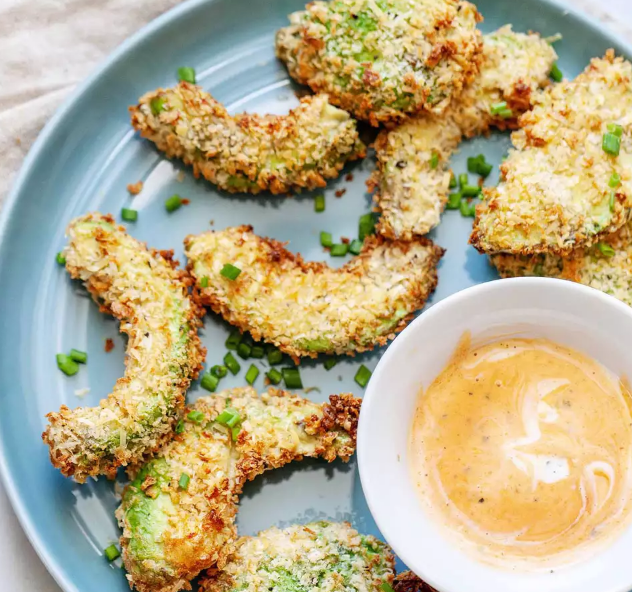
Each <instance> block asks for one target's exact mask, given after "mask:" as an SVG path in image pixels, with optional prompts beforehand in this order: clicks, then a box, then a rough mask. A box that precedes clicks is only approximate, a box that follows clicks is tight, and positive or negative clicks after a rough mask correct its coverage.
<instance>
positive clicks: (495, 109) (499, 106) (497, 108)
mask: <svg viewBox="0 0 632 592" xmlns="http://www.w3.org/2000/svg"><path fill="white" fill-rule="evenodd" d="M505 109H508V107H507V101H501V102H500V103H494V104H493V105H492V106H491V108H490V112H491V114H492V115H500V113H501V111H503V110H505Z"/></svg>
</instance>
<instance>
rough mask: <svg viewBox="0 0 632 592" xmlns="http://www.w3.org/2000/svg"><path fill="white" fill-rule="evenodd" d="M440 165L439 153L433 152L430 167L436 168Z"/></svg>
mask: <svg viewBox="0 0 632 592" xmlns="http://www.w3.org/2000/svg"><path fill="white" fill-rule="evenodd" d="M438 166H439V153H438V152H433V153H432V156H431V157H430V168H431V169H436V168H437V167H438Z"/></svg>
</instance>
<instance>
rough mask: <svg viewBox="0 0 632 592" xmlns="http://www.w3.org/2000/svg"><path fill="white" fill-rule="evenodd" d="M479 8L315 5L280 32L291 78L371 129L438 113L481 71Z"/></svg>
mask: <svg viewBox="0 0 632 592" xmlns="http://www.w3.org/2000/svg"><path fill="white" fill-rule="evenodd" d="M479 19H480V15H479V14H478V13H477V11H476V8H475V7H474V5H472V4H470V3H468V2H462V1H460V0H336V1H335V2H324V1H321V0H316V1H315V2H310V3H309V4H308V5H307V6H306V9H305V10H304V11H301V12H296V13H294V14H291V15H290V23H291V24H290V26H289V27H287V28H284V29H281V30H280V31H279V32H278V33H277V38H276V52H277V56H278V57H279V58H280V59H281V60H282V61H284V62H285V63H286V65H287V68H288V71H289V74H290V76H292V78H294V79H295V80H297V81H298V82H300V83H302V84H307V85H309V86H310V87H311V88H312V90H313V91H314V92H326V93H328V94H329V98H330V101H331V102H332V103H333V104H335V105H338V106H339V107H342V108H343V109H345V110H346V111H349V112H350V113H351V114H352V115H354V116H355V117H357V118H358V119H363V120H367V121H369V122H370V123H371V124H372V125H379V124H380V123H382V122H389V121H390V122H395V121H400V120H402V119H403V118H404V117H405V116H407V115H409V114H412V113H416V112H417V111H419V110H421V109H422V108H425V109H428V110H430V111H433V112H437V113H440V112H441V111H443V110H444V109H445V108H446V106H447V105H448V103H449V102H450V99H451V98H452V96H455V95H457V94H458V93H459V92H460V91H461V89H462V88H463V86H464V85H465V84H466V83H467V82H468V81H470V80H471V78H472V77H473V76H474V75H475V74H476V72H477V71H478V63H479V60H480V51H481V34H480V33H479V32H478V31H477V30H476V23H477V21H478V20H479Z"/></svg>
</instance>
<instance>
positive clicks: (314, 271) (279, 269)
mask: <svg viewBox="0 0 632 592" xmlns="http://www.w3.org/2000/svg"><path fill="white" fill-rule="evenodd" d="M185 252H186V255H187V258H188V259H189V263H188V267H189V270H190V272H191V274H192V275H193V276H194V277H195V278H196V281H197V289H198V290H199V292H200V294H199V300H200V301H201V302H202V303H203V304H205V305H207V306H210V307H211V309H213V311H214V312H216V313H217V314H220V315H222V316H223V317H224V318H225V319H226V320H227V321H228V322H229V323H231V324H233V325H235V326H237V327H238V328H239V329H240V330H241V331H250V334H251V335H252V337H253V338H254V339H256V340H261V339H263V340H265V341H267V342H269V343H273V344H274V345H276V346H277V347H278V348H279V349H280V350H282V351H284V352H286V353H288V354H289V355H291V356H292V357H293V358H294V359H295V360H298V358H299V357H301V356H309V357H316V356H317V355H318V354H319V353H329V354H349V355H353V354H354V353H355V352H362V351H366V350H370V349H373V348H374V347H375V346H376V345H384V344H385V343H386V342H387V341H388V340H389V339H392V338H393V337H394V336H395V333H396V332H398V331H401V330H402V329H403V328H404V327H405V326H406V324H407V322H408V321H409V320H410V319H411V318H412V316H413V314H414V313H415V312H416V311H418V310H420V309H421V308H423V306H424V304H425V302H426V300H427V298H428V297H429V296H430V294H431V293H432V291H433V290H434V288H435V286H436V284H437V269H436V268H437V264H438V262H439V259H440V258H441V256H442V255H443V249H441V248H440V247H437V246H436V245H434V244H433V243H432V242H431V241H430V240H428V239H418V240H416V241H412V242H402V241H392V242H390V241H385V240H384V239H382V238H381V237H370V238H367V239H366V240H365V242H364V247H363V248H362V252H361V253H360V255H358V256H357V257H355V258H354V259H353V260H351V261H350V262H349V263H347V264H346V265H344V266H343V267H341V268H340V269H332V268H330V267H329V266H328V265H327V264H326V263H316V262H306V261H303V259H302V258H301V256H300V255H294V254H293V253H291V252H289V251H288V250H287V249H285V245H284V243H281V242H278V241H275V240H271V239H268V238H262V237H259V236H257V235H256V234H254V233H253V232H252V227H251V226H238V227H234V228H227V229H225V230H222V231H219V232H206V233H204V234H200V235H197V236H189V237H187V238H186V240H185ZM226 263H230V264H232V265H235V266H236V267H238V268H239V269H240V270H241V273H240V274H239V276H238V277H237V279H235V280H230V279H227V278H225V277H223V276H222V275H221V273H220V272H221V270H222V268H223V266H224V265H225V264H226ZM202 278H207V280H205V281H202ZM203 285H206V287H203Z"/></svg>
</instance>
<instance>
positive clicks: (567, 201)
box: [470, 50, 632, 255]
mask: <svg viewBox="0 0 632 592" xmlns="http://www.w3.org/2000/svg"><path fill="white" fill-rule="evenodd" d="M534 103H535V106H534V108H533V110H531V111H528V112H527V113H525V115H523V116H522V117H521V119H520V130H519V131H517V132H514V134H513V135H512V142H513V144H514V146H515V148H516V149H515V150H513V151H511V153H510V154H509V157H508V158H507V160H505V162H504V163H503V164H502V166H501V176H502V179H501V182H500V184H499V185H498V187H494V188H489V189H486V190H485V199H484V201H483V203H482V204H480V205H479V206H478V208H477V214H476V219H475V221H474V230H473V232H472V236H471V237H470V242H471V243H472V244H473V245H474V246H475V247H476V248H477V249H478V250H479V251H481V252H485V253H499V252H506V253H514V254H521V255H531V254H535V253H557V254H564V253H569V252H570V251H572V250H573V249H574V248H576V247H581V246H584V247H588V246H590V245H591V244H594V243H595V242H597V241H598V240H599V239H600V238H601V237H602V236H606V235H608V234H610V233H612V232H614V231H615V230H617V229H619V228H621V226H623V225H624V224H625V222H626V221H627V220H628V218H629V217H630V210H631V208H632V64H630V62H628V61H625V60H623V59H622V58H615V56H614V52H613V51H612V50H609V51H608V52H607V53H606V55H605V57H604V58H601V59H600V58H595V59H593V60H592V61H591V63H590V65H589V66H588V67H587V68H586V70H584V72H583V73H582V74H580V75H579V76H578V77H577V78H576V79H575V80H573V81H572V82H562V83H560V84H556V85H555V86H553V87H551V88H550V89H547V90H546V91H545V92H543V93H541V94H539V95H537V97H536V98H535V101H534ZM613 124H616V125H618V126H621V128H619V130H620V131H622V137H621V140H620V142H621V148H620V153H619V155H618V156H613V155H610V154H608V153H606V152H605V151H604V150H603V148H602V140H603V137H604V134H606V133H607V132H608V131H609V130H608V126H611V129H613V128H612V125H613ZM615 173H616V174H618V175H619V176H620V178H621V182H620V184H619V185H618V187H617V188H616V189H613V188H612V187H611V186H610V184H609V182H610V180H611V178H612V175H613V174H615Z"/></svg>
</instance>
